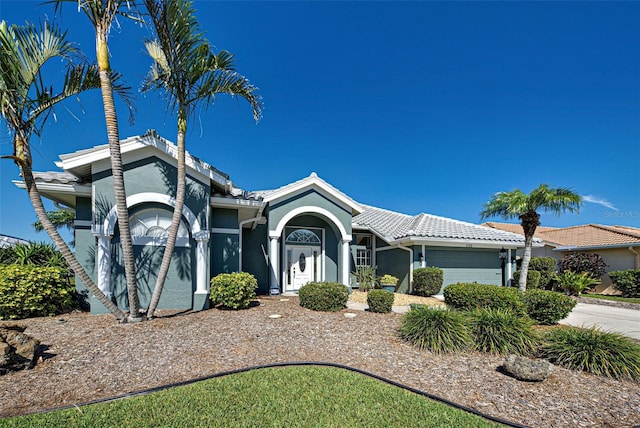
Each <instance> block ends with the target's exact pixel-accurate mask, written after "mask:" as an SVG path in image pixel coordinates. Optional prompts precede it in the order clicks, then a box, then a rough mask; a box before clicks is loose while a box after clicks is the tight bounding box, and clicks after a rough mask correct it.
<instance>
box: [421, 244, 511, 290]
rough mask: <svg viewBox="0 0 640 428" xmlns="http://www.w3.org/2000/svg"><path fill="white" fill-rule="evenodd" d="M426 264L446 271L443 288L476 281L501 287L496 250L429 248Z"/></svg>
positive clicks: (500, 274)
mask: <svg viewBox="0 0 640 428" xmlns="http://www.w3.org/2000/svg"><path fill="white" fill-rule="evenodd" d="M425 264H426V266H436V267H439V268H440V269H442V270H443V271H444V283H443V287H446V286H447V285H449V284H454V283H456V282H474V281H475V282H479V283H481V284H495V285H500V283H501V281H502V269H501V266H500V259H499V258H498V250H495V249H480V248H443V247H427V249H426V254H425Z"/></svg>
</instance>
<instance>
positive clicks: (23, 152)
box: [15, 134, 126, 321]
mask: <svg viewBox="0 0 640 428" xmlns="http://www.w3.org/2000/svg"><path fill="white" fill-rule="evenodd" d="M27 144H28V143H25V142H24V141H20V137H18V136H17V134H16V141H15V147H16V149H17V150H16V153H17V155H18V156H17V158H18V159H19V160H16V164H17V165H18V168H20V173H21V175H22V178H23V180H24V183H25V186H26V188H27V193H28V194H29V200H30V201H31V205H33V209H34V211H35V213H36V216H37V217H38V220H39V221H40V223H41V224H42V227H43V229H44V230H45V231H46V232H47V234H48V235H49V237H50V238H51V240H52V241H53V243H54V244H55V245H56V247H57V248H58V251H60V253H61V254H62V257H64V259H65V261H66V262H67V264H68V265H69V267H70V268H71V269H72V270H73V272H74V273H75V274H76V275H78V277H79V278H80V280H81V281H82V282H83V283H84V285H85V286H86V287H87V289H88V290H89V291H90V292H91V293H92V294H93V295H94V296H95V297H96V298H97V299H98V300H99V301H100V303H102V304H103V305H104V306H105V307H106V308H107V309H108V310H109V312H111V313H112V314H113V315H114V316H115V317H116V318H117V319H118V320H120V321H125V320H126V315H125V314H124V313H123V312H122V311H121V310H120V309H118V307H117V306H116V305H115V304H114V303H113V302H112V301H111V300H110V299H109V298H107V296H105V295H104V293H103V292H102V290H100V288H98V286H97V285H96V284H95V283H94V282H93V280H92V279H91V278H90V277H89V275H88V274H87V272H86V271H85V270H84V268H83V267H82V265H80V263H79V262H78V260H77V259H76V257H75V256H74V255H73V253H72V252H71V250H70V249H69V246H68V245H67V243H66V242H65V241H64V239H62V237H61V236H60V234H59V233H58V230H57V229H56V227H55V226H54V225H53V223H51V220H49V217H48V216H47V212H46V210H45V208H44V205H43V203H42V198H41V197H40V193H39V192H38V189H37V187H36V183H35V180H34V178H33V171H32V170H31V159H30V156H29V150H28V149H27V148H26V147H27Z"/></svg>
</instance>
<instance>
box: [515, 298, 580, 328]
mask: <svg viewBox="0 0 640 428" xmlns="http://www.w3.org/2000/svg"><path fill="white" fill-rule="evenodd" d="M523 299H524V304H525V306H526V308H527V315H529V317H530V318H532V319H534V320H535V321H537V322H538V323H540V324H556V323H557V322H558V321H560V320H562V319H565V318H566V317H568V316H569V314H570V313H571V311H572V310H573V308H574V307H575V306H576V303H577V302H576V300H575V299H572V298H571V297H569V296H565V295H564V294H560V293H556V292H555V291H547V290H527V291H526V292H525V293H524V295H523Z"/></svg>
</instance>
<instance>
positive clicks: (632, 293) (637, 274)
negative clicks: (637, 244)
mask: <svg viewBox="0 0 640 428" xmlns="http://www.w3.org/2000/svg"><path fill="white" fill-rule="evenodd" d="M609 277H611V280H612V281H613V288H615V289H616V290H618V291H620V292H621V293H622V297H640V269H627V270H617V271H613V272H609Z"/></svg>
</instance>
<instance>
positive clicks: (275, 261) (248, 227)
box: [16, 131, 524, 313]
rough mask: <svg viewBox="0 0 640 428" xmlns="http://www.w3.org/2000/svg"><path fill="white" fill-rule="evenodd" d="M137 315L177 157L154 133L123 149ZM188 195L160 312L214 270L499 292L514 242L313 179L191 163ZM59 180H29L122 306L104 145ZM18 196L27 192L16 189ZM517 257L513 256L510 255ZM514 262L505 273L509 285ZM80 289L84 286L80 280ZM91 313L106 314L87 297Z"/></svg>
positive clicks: (77, 155) (262, 283)
mask: <svg viewBox="0 0 640 428" xmlns="http://www.w3.org/2000/svg"><path fill="white" fill-rule="evenodd" d="M121 150H122V158H123V164H124V174H125V180H126V189H127V194H128V196H127V203H128V206H129V211H130V215H131V217H130V221H131V234H132V238H133V244H134V250H135V254H136V258H137V263H138V265H137V266H138V280H139V287H140V301H141V305H142V306H143V307H145V306H146V305H147V304H148V301H149V299H150V294H151V292H152V289H153V286H154V284H155V279H156V271H157V269H158V266H159V263H160V260H161V257H162V250H163V246H164V244H165V242H166V234H167V231H166V229H167V227H168V226H169V224H170V222H171V213H172V207H173V206H174V200H173V198H172V197H171V196H169V195H171V194H173V193H174V191H175V184H176V183H175V179H176V178H175V177H176V173H175V171H176V147H175V146H174V145H173V144H172V143H170V142H168V141H167V140H165V139H163V138H161V137H160V136H158V135H157V134H156V132H155V131H148V132H147V133H146V134H145V135H142V136H137V137H131V138H128V139H125V140H123V141H122V142H121ZM186 159H187V196H186V201H185V206H184V209H183V221H182V224H181V226H180V229H179V232H178V239H177V243H176V250H175V254H174V256H173V259H172V263H171V268H170V272H169V275H168V277H167V282H166V284H165V288H164V291H163V294H162V298H161V300H160V305H159V307H163V308H187V309H196V310H199V309H204V308H206V307H207V305H208V291H209V281H210V279H211V277H213V276H215V275H217V274H219V273H222V272H235V271H245V272H249V273H251V274H253V275H254V276H255V277H256V278H257V280H258V284H259V290H258V291H259V293H264V294H266V293H272V294H277V293H286V292H296V291H297V290H298V289H299V288H300V287H301V286H302V285H304V284H305V283H307V282H309V281H335V282H340V283H343V284H347V285H349V284H350V282H351V272H352V271H353V270H355V267H356V266H358V265H370V266H377V267H378V274H379V275H382V274H386V273H389V274H392V275H394V276H396V277H398V278H399V279H400V283H399V286H398V290H399V291H400V292H407V291H409V290H410V288H411V280H412V273H413V270H414V269H415V268H417V267H421V266H438V267H440V268H442V269H443V270H444V275H445V285H447V284H450V283H452V282H458V281H479V282H484V283H492V284H500V283H501V275H502V270H501V262H500V259H499V257H498V252H499V251H500V250H501V249H502V248H504V249H505V250H507V251H508V253H509V257H508V261H512V260H515V251H516V250H517V249H518V248H521V247H522V246H523V245H524V238H523V237H522V236H521V235H517V234H514V233H509V232H504V231H500V230H491V229H487V228H484V227H482V226H479V225H475V224H471V223H464V222H461V221H456V220H452V219H448V218H443V217H437V216H432V215H428V214H420V215H417V216H409V215H405V214H400V213H395V212H392V211H388V210H383V209H380V208H374V207H370V206H366V205H362V204H359V203H357V202H356V201H354V200H353V199H352V198H351V197H349V196H347V195H345V194H344V193H342V192H341V191H339V190H337V189H336V188H334V187H333V186H331V185H330V184H329V183H327V182H325V181H324V180H322V179H321V178H319V177H318V176H317V175H316V174H315V173H312V174H311V175H310V176H308V177H306V178H303V179H302V180H299V181H296V182H294V183H291V184H288V185H286V186H283V187H280V188H278V189H275V190H265V191H254V192H249V191H246V190H242V189H239V188H237V187H235V186H234V184H233V183H232V182H231V180H230V179H229V176H228V175H226V174H224V173H222V172H220V171H219V170H217V169H215V168H213V167H212V166H210V165H209V164H207V163H205V162H203V161H202V160H200V159H198V158H196V157H194V156H191V155H190V154H187V156H186ZM57 166H58V167H59V168H61V169H62V172H47V173H36V174H35V175H36V182H37V186H38V189H39V190H40V192H41V193H42V195H43V196H44V197H46V198H49V199H52V200H53V201H56V202H58V203H63V204H65V205H67V206H69V207H73V208H74V209H75V212H76V221H75V239H76V255H77V257H78V259H79V261H80V263H82V264H83V266H84V267H85V268H86V269H87V271H88V272H89V274H90V275H92V276H93V277H94V278H95V280H96V282H97V284H98V286H99V287H100V288H101V289H102V290H103V291H104V292H105V293H106V294H108V295H110V296H112V298H113V299H115V300H116V301H117V302H118V304H119V305H120V306H122V307H126V306H127V300H126V299H127V293H126V287H125V278H124V268H123V266H122V255H121V250H120V245H119V244H120V239H119V231H118V225H117V215H116V208H115V200H114V189H113V184H112V179H111V164H110V160H109V149H108V146H107V145H102V146H97V147H93V148H90V149H86V150H80V151H77V152H74V153H70V154H65V155H61V156H60V161H59V162H57ZM16 184H17V185H18V186H20V187H24V183H22V182H19V181H18V182H16ZM512 256H513V257H512ZM512 267H513V266H512V263H511V262H508V263H507V264H506V266H505V270H506V273H507V276H510V275H511V269H512ZM77 283H78V286H79V287H83V286H82V284H81V283H80V282H79V281H77ZM90 304H91V310H92V312H94V313H98V312H102V311H104V310H105V309H104V308H103V307H102V305H101V304H100V303H99V302H97V300H95V299H93V298H92V299H91V301H90Z"/></svg>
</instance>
